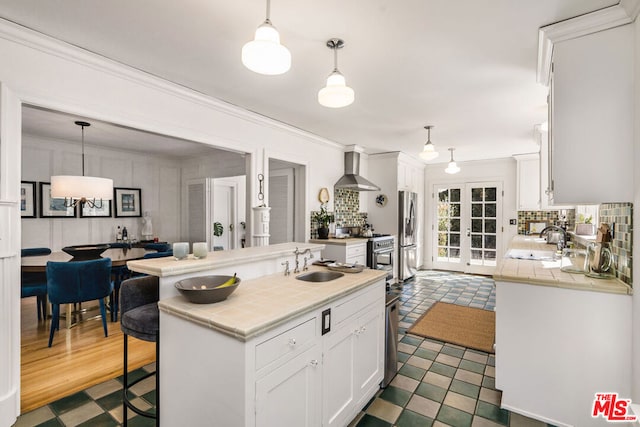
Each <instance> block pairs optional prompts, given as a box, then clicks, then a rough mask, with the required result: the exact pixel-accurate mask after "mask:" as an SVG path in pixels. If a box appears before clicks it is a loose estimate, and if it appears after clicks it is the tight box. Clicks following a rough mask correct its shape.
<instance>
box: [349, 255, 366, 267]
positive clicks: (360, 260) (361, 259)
mask: <svg viewBox="0 0 640 427" xmlns="http://www.w3.org/2000/svg"><path fill="white" fill-rule="evenodd" d="M347 264H359V265H367V258H366V257H365V256H364V255H358V256H353V257H349V258H347Z"/></svg>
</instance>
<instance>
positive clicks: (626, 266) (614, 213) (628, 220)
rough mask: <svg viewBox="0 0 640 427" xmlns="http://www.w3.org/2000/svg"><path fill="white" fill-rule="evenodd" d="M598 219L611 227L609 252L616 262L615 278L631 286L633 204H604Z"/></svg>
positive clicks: (601, 206)
mask: <svg viewBox="0 0 640 427" xmlns="http://www.w3.org/2000/svg"><path fill="white" fill-rule="evenodd" d="M599 217H600V220H599V221H600V223H603V222H604V223H606V224H609V226H612V239H611V251H612V252H613V255H614V257H615V258H616V260H617V262H616V265H617V268H616V276H617V277H618V279H620V280H622V281H623V282H625V283H626V284H628V285H631V283H632V274H631V263H632V253H633V251H632V249H633V245H632V242H633V221H632V218H633V204H632V203H604V204H602V205H600V209H599ZM597 225H599V224H597Z"/></svg>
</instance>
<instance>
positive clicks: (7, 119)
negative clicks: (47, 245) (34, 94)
mask: <svg viewBox="0 0 640 427" xmlns="http://www.w3.org/2000/svg"><path fill="white" fill-rule="evenodd" d="M21 114H22V113H21V105H20V101H19V100H18V98H17V97H16V96H15V95H14V94H13V93H12V92H11V91H10V90H9V89H8V88H7V87H6V85H5V84H2V83H0V366H2V369H0V425H2V426H9V425H12V424H13V423H14V422H15V420H16V418H17V417H18V415H19V414H20V257H19V250H20V212H19V203H18V201H19V188H20V147H21V133H22V131H21Z"/></svg>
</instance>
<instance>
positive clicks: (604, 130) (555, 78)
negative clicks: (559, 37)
mask: <svg viewBox="0 0 640 427" xmlns="http://www.w3.org/2000/svg"><path fill="white" fill-rule="evenodd" d="M633 56H634V55H633V28H632V25H623V26H619V27H615V28H611V29H608V30H605V31H600V32H596V33H592V34H587V35H585V36H582V37H578V38H574V39H571V40H565V41H560V42H558V43H555V44H554V46H553V60H552V74H551V85H550V105H549V108H550V117H549V118H550V134H549V144H550V151H549V161H550V163H549V165H550V168H551V176H550V181H551V182H550V187H551V189H552V191H553V202H554V203H563V204H589V203H605V202H628V201H632V200H633V185H632V183H633V111H634V103H633V94H634V86H633V66H634V65H633V62H634V58H633Z"/></svg>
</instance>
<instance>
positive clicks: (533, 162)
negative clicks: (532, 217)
mask: <svg viewBox="0 0 640 427" xmlns="http://www.w3.org/2000/svg"><path fill="white" fill-rule="evenodd" d="M514 157H515V158H516V161H517V164H518V167H517V169H518V176H517V178H518V210H521V211H524V210H539V209H540V158H539V156H538V154H529V155H524V156H514Z"/></svg>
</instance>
